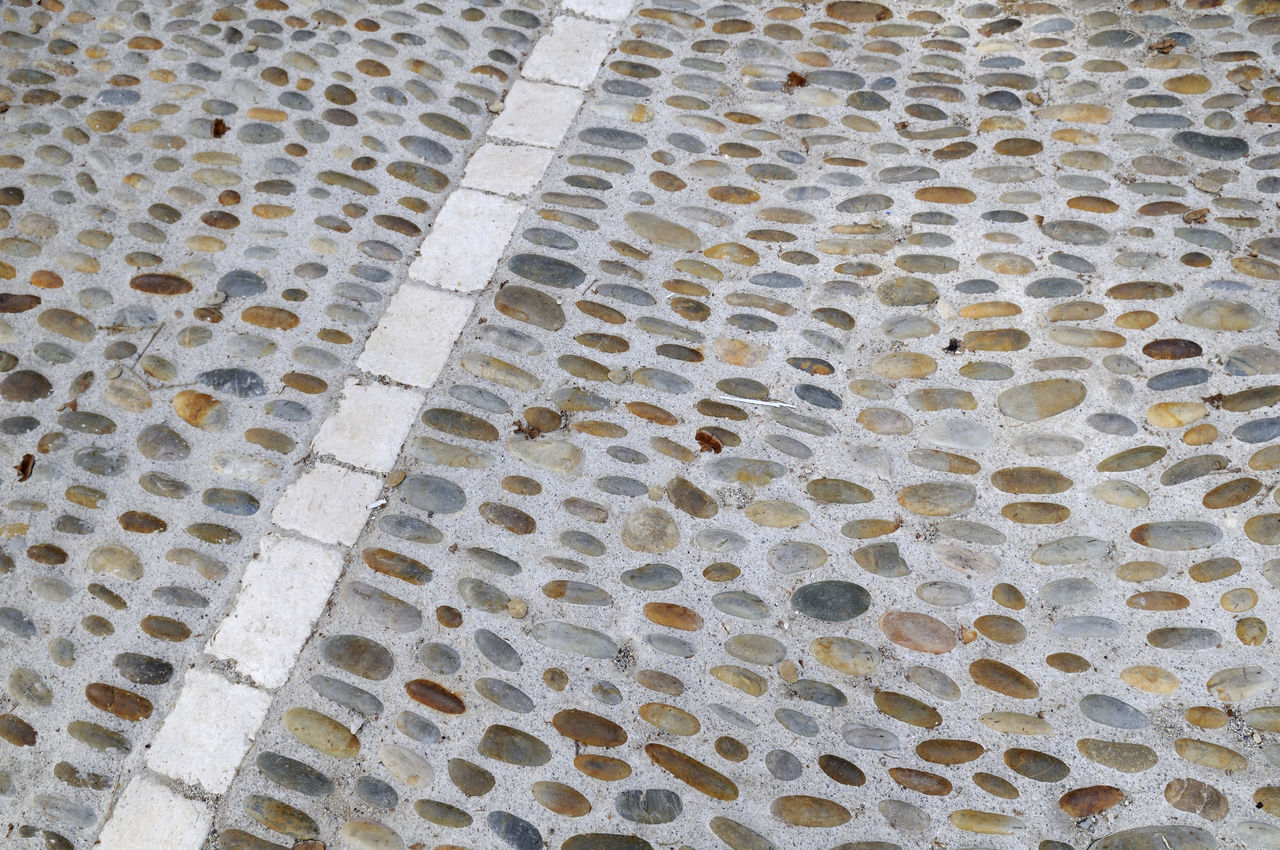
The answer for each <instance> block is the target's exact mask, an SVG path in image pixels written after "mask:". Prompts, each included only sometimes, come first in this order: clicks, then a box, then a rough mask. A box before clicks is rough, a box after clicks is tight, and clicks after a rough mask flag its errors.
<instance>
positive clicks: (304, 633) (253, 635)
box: [205, 534, 342, 688]
mask: <svg viewBox="0 0 1280 850" xmlns="http://www.w3.org/2000/svg"><path fill="white" fill-rule="evenodd" d="M341 574H342V556H341V554H340V553H339V552H338V551H337V550H335V549H331V548H329V547H327V546H321V545H320V544H318V543H309V542H307V541H305V540H296V539H293V538H288V537H283V536H281V535H278V534H270V535H267V536H266V537H264V538H262V551H261V552H260V553H259V555H258V557H257V558H254V559H253V560H252V561H250V562H249V566H248V568H247V569H246V570H245V574H244V580H243V581H242V583H241V585H240V592H239V594H237V596H236V601H235V605H234V606H233V607H232V609H231V613H230V614H228V615H227V618H226V619H225V620H223V621H222V625H221V626H219V627H218V631H217V633H215V634H214V636H213V639H212V640H211V641H209V644H208V646H206V647H205V651H206V652H208V653H209V654H210V655H212V656H214V657H215V658H222V659H225V660H230V661H235V663H236V669H237V670H239V671H240V672H241V673H243V674H244V675H246V676H249V677H251V678H252V679H253V680H254V681H255V682H257V683H258V684H260V685H262V686H263V687H267V688H278V687H280V686H281V685H283V684H284V683H285V681H286V680H287V679H288V678H289V672H290V671H291V670H293V665H294V662H296V661H297V658H298V653H299V652H301V651H302V645H303V644H304V643H305V642H306V640H307V638H308V637H310V635H311V628H312V626H313V625H314V624H315V621H316V619H317V618H318V617H319V616H320V613H321V612H322V611H323V610H324V606H325V604H326V603H327V602H328V601H329V597H330V595H332V593H333V587H334V585H335V584H336V583H337V581H338V576H340V575H341Z"/></svg>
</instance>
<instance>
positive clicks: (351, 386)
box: [311, 379, 424, 472]
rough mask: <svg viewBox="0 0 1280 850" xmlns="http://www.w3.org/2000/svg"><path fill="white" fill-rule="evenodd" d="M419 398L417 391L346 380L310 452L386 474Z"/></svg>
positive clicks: (411, 422) (407, 433) (420, 402)
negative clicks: (335, 407)
mask: <svg viewBox="0 0 1280 850" xmlns="http://www.w3.org/2000/svg"><path fill="white" fill-rule="evenodd" d="M423 397H424V396H423V394H422V393H420V392H418V391H417V390H407V389H404V388H403V387H388V386H384V385H383V384H359V383H357V382H356V381H355V380H354V379H349V380H348V381H347V384H346V386H345V387H343V389H342V399H341V400H340V401H339V402H338V409H337V410H335V411H334V412H333V413H331V414H329V418H328V419H326V420H325V421H324V423H323V424H321V426H320V430H319V431H318V432H317V433H316V436H315V439H314V440H312V441H311V448H312V449H313V450H314V451H317V452H320V453H321V454H328V455H333V456H334V457H335V458H337V459H338V460H340V461H342V462H343V463H349V464H351V465H352V466H359V467H363V468H364V469H370V470H373V471H374V472H390V471H391V467H392V466H394V465H395V462H396V457H397V456H398V455H399V454H400V447H401V446H402V445H404V441H405V438H406V437H408V436H409V429H410V428H412V427H413V420H414V417H415V416H416V415H417V413H418V410H419V409H420V408H421V407H422V400H423Z"/></svg>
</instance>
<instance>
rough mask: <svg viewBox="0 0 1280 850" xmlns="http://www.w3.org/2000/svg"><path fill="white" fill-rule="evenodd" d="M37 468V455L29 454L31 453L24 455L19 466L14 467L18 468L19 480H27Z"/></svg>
mask: <svg viewBox="0 0 1280 850" xmlns="http://www.w3.org/2000/svg"><path fill="white" fill-rule="evenodd" d="M35 468H36V456H35V455H29V454H28V455H23V456H22V460H21V461H20V462H19V463H18V465H17V466H15V467H14V469H16V470H18V480H19V481H26V480H27V479H28V478H30V477H31V472H32V470H34V469H35Z"/></svg>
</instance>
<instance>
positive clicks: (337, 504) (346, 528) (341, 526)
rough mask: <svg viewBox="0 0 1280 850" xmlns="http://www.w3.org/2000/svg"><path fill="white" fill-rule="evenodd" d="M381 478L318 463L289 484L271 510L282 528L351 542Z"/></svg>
mask: <svg viewBox="0 0 1280 850" xmlns="http://www.w3.org/2000/svg"><path fill="white" fill-rule="evenodd" d="M381 489H382V482H381V481H379V480H378V479H377V478H374V477H373V476H372V475H366V474H364V473H363V472H352V471H351V470H349V469H343V468H342V467H341V466H334V465H333V464H331V463H318V464H316V465H315V467H314V468H312V469H309V470H307V471H306V472H304V473H302V475H300V476H298V480H297V481H295V482H293V483H292V484H290V485H289V488H288V489H287V490H285V491H284V495H283V496H281V497H280V501H279V502H277V503H276V509H275V510H274V511H272V512H271V519H272V521H274V522H275V524H276V525H278V526H280V527H281V528H287V529H288V530H290V531H296V532H298V533H299V534H305V535H306V536H308V537H310V538H311V539H312V540H319V541H320V542H321V543H340V544H342V545H343V546H350V545H351V544H352V543H355V542H356V538H357V537H359V536H360V530H361V529H362V528H364V523H365V520H367V519H368V518H369V508H368V505H369V503H370V502H372V501H373V500H374V498H375V497H376V496H377V495H378V491H379V490H381Z"/></svg>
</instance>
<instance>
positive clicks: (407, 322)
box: [357, 283, 475, 389]
mask: <svg viewBox="0 0 1280 850" xmlns="http://www.w3.org/2000/svg"><path fill="white" fill-rule="evenodd" d="M474 306H475V298H474V297H473V296H468V295H462V294H459V293H454V292H441V291H440V290H438V289H430V288H428V287H425V286H417V285H415V284H411V283H406V284H405V285H404V286H401V287H400V289H399V290H397V292H396V294H395V295H393V296H391V303H390V304H389V305H388V306H387V312H386V313H384V314H383V316H382V320H381V321H380V322H378V326H377V327H376V328H374V329H373V333H372V334H370V335H369V341H368V342H367V343H365V346H364V352H363V353H362V354H361V355H360V360H359V361H358V364H357V365H359V367H360V368H361V369H364V370H365V371H367V372H372V373H374V374H375V375H382V376H383V377H385V378H390V379H391V380H393V381H399V382H400V383H402V384H409V385H410V386H414V387H423V388H424V389H425V388H427V387H430V386H431V385H432V384H434V383H435V381H436V378H437V377H439V375H440V370H441V369H443V368H444V364H445V362H446V361H447V360H448V359H449V352H450V351H452V350H453V343H454V341H455V340H457V338H458V334H459V333H461V332H462V328H463V326H464V325H466V323H467V319H468V318H470V317H471V309H472V307H474Z"/></svg>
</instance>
